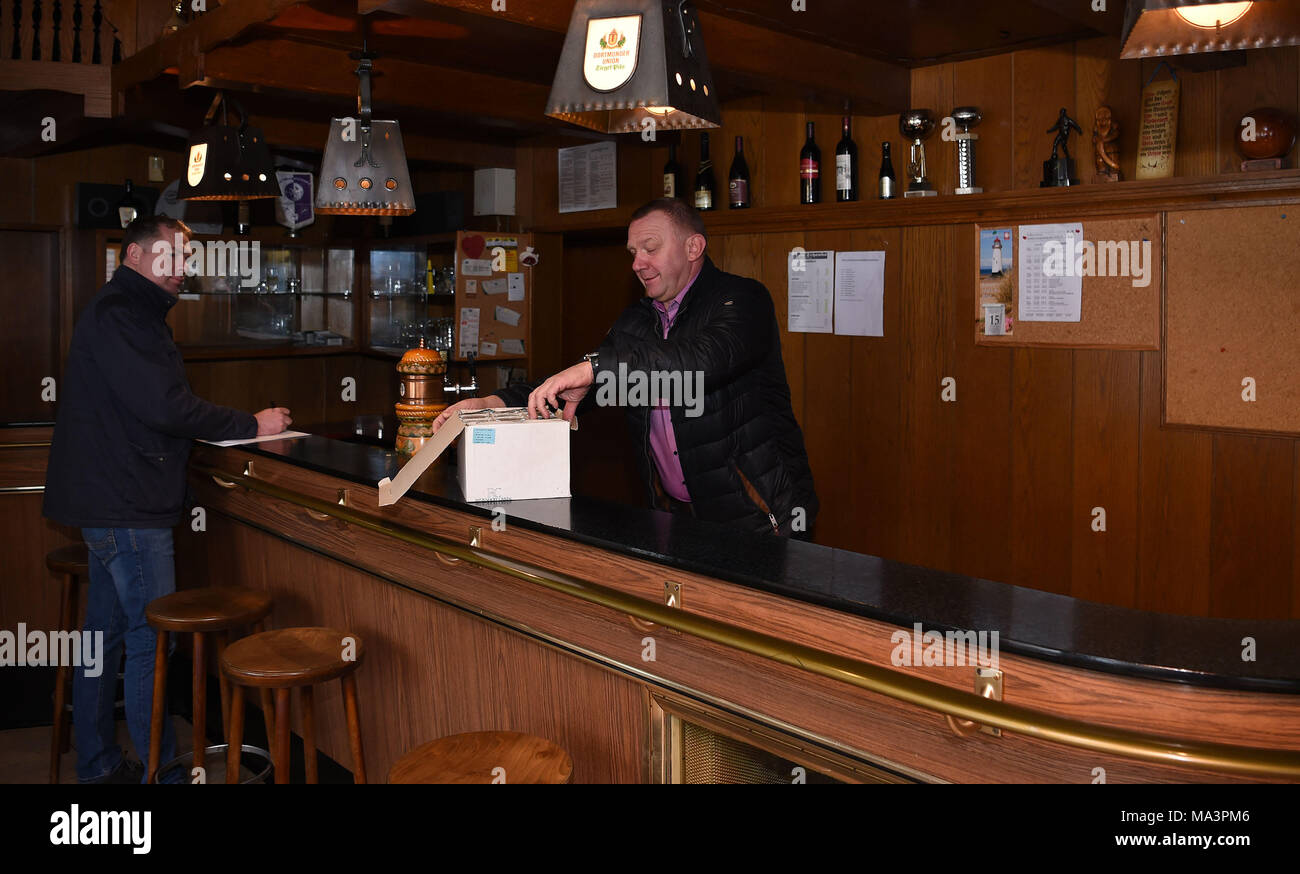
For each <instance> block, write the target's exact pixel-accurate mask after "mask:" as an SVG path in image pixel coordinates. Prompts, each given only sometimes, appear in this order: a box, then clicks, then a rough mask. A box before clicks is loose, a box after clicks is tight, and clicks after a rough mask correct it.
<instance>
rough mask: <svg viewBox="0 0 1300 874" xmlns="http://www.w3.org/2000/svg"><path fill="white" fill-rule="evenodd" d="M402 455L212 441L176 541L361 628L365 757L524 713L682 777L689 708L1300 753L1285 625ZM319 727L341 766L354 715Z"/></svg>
mask: <svg viewBox="0 0 1300 874" xmlns="http://www.w3.org/2000/svg"><path fill="white" fill-rule="evenodd" d="M398 466H399V461H398V456H396V455H395V454H394V453H393V452H391V451H388V450H385V449H384V448H381V447H377V446H370V445H363V444H359V443H353V442H345V441H342V440H338V439H330V438H327V437H324V436H310V437H307V438H301V439H297V440H285V441H272V442H265V443H259V444H253V445H247V446H241V447H232V448H219V447H214V446H207V445H199V446H197V447H196V449H195V452H194V455H193V458H192V461H191V487H192V491H193V494H194V496H195V497H196V499H197V502H198V506H200V507H202V508H204V513H203V514H200V515H201V516H202V518H203V524H202V526H199V525H198V524H197V523H196V524H192V525H190V526H182V528H181V529H180V532H179V533H178V538H177V553H178V579H180V580H181V581H182V582H181V583H180V584H181V585H185V586H188V585H202V584H207V583H211V584H217V585H220V584H222V583H240V584H243V585H251V586H255V587H260V588H264V589H267V590H268V591H270V592H271V593H272V594H273V595H274V597H275V601H276V609H275V613H274V614H273V625H274V626H275V627H284V626H286V625H330V626H335V627H344V628H347V629H348V630H350V631H352V632H355V633H357V634H359V635H361V636H362V637H363V638H364V639H365V643H366V650H367V655H366V660H367V664H365V665H363V666H362V668H361V670H360V672H359V674H358V683H359V687H360V694H361V699H362V720H363V722H362V725H363V735H364V736H365V739H366V755H367V760H368V762H369V763H370V769H371V771H372V773H375V774H384V773H386V771H387V768H388V766H389V765H390V764H391V763H392V761H394V760H395V759H396V758H397V757H399V756H400V755H402V753H403V752H405V751H406V750H407V749H410V748H412V747H414V746H417V745H418V744H420V743H423V742H424V741H426V740H429V739H431V738H433V737H437V736H441V735H445V734H451V733H455V732H459V731H470V730H479V729H512V730H518V731H526V732H531V733H535V734H540V735H542V736H544V737H549V738H550V739H552V740H554V741H556V742H557V743H559V744H561V745H562V746H564V747H565V748H566V749H568V751H569V752H570V754H571V755H572V756H573V760H574V768H575V770H574V780H575V781H576V782H587V781H616V782H661V781H672V780H674V779H680V778H681V770H680V769H681V767H682V766H681V761H680V760H681V751H680V748H681V745H682V743H683V741H682V736H681V732H680V729H679V728H676V727H675V726H677V725H678V724H679V723H680V722H682V721H685V722H689V723H691V724H692V725H695V726H704V727H706V728H707V729H709V730H710V731H711V732H713V733H714V734H715V735H721V736H725V737H727V738H731V739H734V740H741V741H743V742H744V743H746V744H749V745H751V746H754V747H757V748H759V749H761V750H764V751H766V752H768V753H771V754H773V755H776V756H780V757H782V758H783V759H784V760H785V761H787V762H795V763H797V764H799V765H802V766H806V767H808V768H809V769H811V770H813V771H816V772H818V773H822V774H826V775H829V776H832V777H835V778H837V779H845V780H857V781H889V782H893V781H898V780H922V781H963V782H964V781H990V782H995V781H996V782H1001V781H1035V782H1036V781H1064V782H1095V781H1097V780H1098V775H1099V774H1101V775H1102V777H1101V779H1104V780H1105V781H1107V782H1129V781H1135V782H1138V781H1141V782H1150V781H1204V780H1254V779H1266V780H1267V779H1290V780H1294V779H1296V778H1297V775H1300V719H1298V718H1297V717H1300V696H1297V694H1296V693H1298V692H1300V645H1298V644H1300V623H1296V622H1262V621H1259V622H1256V621H1248V620H1212V619H1199V618H1192V617H1182V616H1171V615H1162V614H1155V613H1146V612H1141V611H1134V610H1128V609H1123V608H1117V607H1109V606H1105V605H1099V604H1094V603H1089V602H1085V601H1079V600H1076V599H1072V598H1068V597H1064V596H1060V595H1055V594H1050V593H1045V592H1040V591H1035V590H1032V589H1027V588H1023V587H1017V586H1011V585H1006V584H1002V583H998V582H994V581H989V580H981V579H972V578H966V577H962V576H959V575H955V574H948V573H941V572H937V571H934V570H929V569H926V568H921V567H916V566H911V565H904V564H900V563H896V562H892V561H886V560H883V559H880V558H876V557H872V556H867V555H860V554H857V553H852V552H848V551H844V550H836V549H830V548H827V547H822V546H818V545H814V544H807V543H801V542H797V541H789V540H784V539H778V538H775V537H770V536H761V535H750V534H746V533H744V532H739V531H733V530H731V529H728V528H726V527H724V526H720V525H716V524H712V523H706V522H702V521H699V520H695V519H691V518H685V517H680V516H672V515H669V514H666V513H662V512H658V511H652V510H648V509H639V508H634V507H627V506H622V505H616V504H611V503H607V502H603V501H597V500H592V499H588V498H583V497H574V498H571V499H562V500H537V501H519V502H509V503H504V504H501V505H499V507H500V510H499V511H497V510H496V507H494V506H493V505H488V504H469V503H466V502H464V501H463V500H461V497H460V490H459V488H458V486H457V483H456V479H455V468H454V467H453V466H451V465H450V464H448V463H445V462H439V463H438V464H436V465H435V466H434V467H433V468H431V469H430V470H429V471H428V472H426V474H425V475H424V476H423V477H421V479H420V480H418V481H417V483H416V485H415V486H414V487H413V488H412V490H411V491H410V492H409V493H408V494H407V495H406V497H404V498H403V499H402V500H401V501H399V502H398V504H396V505H395V506H393V507H387V508H382V509H381V508H379V507H378V504H377V493H376V488H375V484H376V483H377V482H378V480H379V479H381V478H382V477H384V476H391V475H392V474H393V473H395V471H396V470H397V469H398ZM494 511H495V512H494ZM494 523H495V524H494ZM196 527H202V529H203V530H201V531H195V530H193V529H194V528H196ZM475 541H477V545H474V542H475ZM656 620H657V621H656ZM917 623H919V624H920V626H921V627H922V628H923V629H924V630H925V631H931V630H933V631H938V632H945V631H948V630H973V631H980V630H984V631H989V632H991V631H997V632H998V635H999V638H998V646H999V651H1000V658H999V664H998V665H997V668H998V669H999V670H1000V671H1001V676H1000V678H999V679H1000V680H1001V684H1002V685H1001V689H1002V693H1003V697H1002V703H1001V704H999V703H996V702H986V701H984V700H983V699H981V698H978V697H976V696H975V694H973V689H974V683H975V679H976V677H975V675H976V668H975V667H974V664H975V654H974V653H969V654H968V656H967V658H966V660H965V661H962V662H959V663H953V662H952V661H951V659H950V660H949V662H948V664H946V665H943V666H934V665H924V664H919V665H912V664H902V665H899V664H896V663H895V662H896V661H898V659H896V658H891V656H892V655H895V654H896V650H899V651H902V650H900V647H899V644H898V643H897V642H896V640H897V638H894V636H895V635H896V634H897V633H898V632H900V631H903V632H907V633H908V635H909V639H910V635H911V634H912V632H913V629H914V628H915V627H916V624H917ZM665 626H668V627H665ZM891 638H894V639H891ZM1246 638H1249V639H1253V640H1254V642H1255V645H1254V653H1255V654H1256V660H1255V661H1244V660H1243V656H1242V653H1243V646H1244V644H1243V639H1246ZM902 649H906V650H909V651H910V650H911V649H912V648H911V646H910V644H909V645H908V646H907V647H904V648H902ZM917 651H918V652H919V649H918V650H917ZM959 652H960V649H959ZM321 691H322V692H323V693H324V694H325V696H326V701H325V702H323V704H322V705H321V706H320V707H319V708H318V712H321V713H326V714H336V715H337V714H341V708H339V707H337V706H332V703H331V699H330V698H329V695H330V692H329V690H327V689H322V690H321ZM335 694H337V693H335ZM333 703H334V704H336V703H337V702H333ZM967 717H970V718H967ZM318 719H319V717H318ZM981 725H982V726H983V730H981V728H980V726H981ZM999 725H1000V726H1002V727H1003V728H1005V729H1006V730H1004V731H1001V732H1000V734H993V733H991V732H993V731H996V730H997V726H999ZM317 730H318V734H319V735H320V737H319V738H318V743H319V744H320V746H321V749H322V750H323V751H325V752H327V753H329V754H331V755H333V756H334V757H335V758H336V759H338V760H340V761H347V747H346V736H345V733H344V732H343V726H342V721H341V719H338V720H337V722H334V723H331V722H328V721H326V722H324V724H322V725H318V729H317ZM1225 745H1226V746H1225Z"/></svg>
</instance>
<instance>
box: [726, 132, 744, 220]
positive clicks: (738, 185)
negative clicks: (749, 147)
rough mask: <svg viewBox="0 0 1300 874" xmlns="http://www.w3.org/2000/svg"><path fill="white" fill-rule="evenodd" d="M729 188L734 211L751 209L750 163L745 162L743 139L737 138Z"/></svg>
mask: <svg viewBox="0 0 1300 874" xmlns="http://www.w3.org/2000/svg"><path fill="white" fill-rule="evenodd" d="M727 187H728V188H729V189H730V192H729V193H730V204H731V208H732V209H748V208H749V163H748V162H747V161H746V160H745V144H744V138H743V137H736V157H735V159H734V160H733V161H732V162H731V176H730V179H729V182H728V185H727Z"/></svg>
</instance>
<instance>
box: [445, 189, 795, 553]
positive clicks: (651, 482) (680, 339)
mask: <svg viewBox="0 0 1300 874" xmlns="http://www.w3.org/2000/svg"><path fill="white" fill-rule="evenodd" d="M707 245H708V240H707V236H706V234H705V230H704V223H703V221H701V219H700V216H699V213H697V212H696V211H695V210H694V209H692V208H691V207H690V206H688V205H686V204H685V203H683V202H681V201H679V200H673V199H663V200H656V201H652V202H650V203H648V204H646V205H645V206H643V207H641V209H639V210H637V211H636V212H635V213H634V214H633V216H632V221H631V223H630V224H629V225H628V242H627V246H628V251H629V252H630V253H631V255H632V271H633V272H634V273H635V274H636V275H637V277H638V278H639V279H640V280H641V284H642V285H643V286H644V287H645V290H646V296H645V297H644V298H642V299H641V300H639V301H637V302H636V303H635V304H633V305H632V306H630V307H628V308H627V309H626V310H625V311H624V312H623V314H622V315H621V316H619V318H618V320H617V321H616V322H615V323H614V326H613V327H612V328H610V330H609V333H608V334H607V335H606V336H605V340H604V342H603V343H601V345H600V348H599V349H598V350H597V351H596V352H594V353H591V354H589V355H587V356H585V360H584V361H583V362H582V363H580V364H576V365H574V366H573V367H570V368H568V369H566V370H562V371H560V372H559V373H557V374H555V375H554V376H552V377H550V378H549V379H547V380H545V381H544V382H542V383H541V385H540V386H537V387H536V388H533V387H531V386H526V385H519V384H516V385H511V386H509V387H507V388H505V389H503V390H501V391H499V392H498V393H497V394H496V395H492V396H490V397H487V398H481V399H473V400H470V401H463V402H461V403H460V404H457V405H456V406H455V407H454V408H452V409H451V410H448V411H447V412H446V413H444V414H443V416H442V417H440V419H439V422H438V423H437V424H439V425H440V424H441V422H442V421H444V420H445V419H446V417H447V416H448V415H450V414H451V412H453V411H454V410H455V409H462V410H463V409H476V408H482V407H492V406H525V405H526V406H527V407H528V409H529V415H530V416H531V417H534V418H535V417H537V416H550V415H552V413H551V410H552V409H554V410H559V409H560V406H561V402H564V408H563V413H562V414H563V416H564V417H565V418H566V419H571V418H572V417H573V415H574V413H575V412H576V409H577V405H578V403H579V402H582V401H583V400H584V398H587V397H588V393H589V392H590V390H591V388H592V386H593V385H595V386H596V388H597V391H596V393H595V401H596V403H597V404H600V405H606V404H618V405H620V406H624V407H625V408H626V410H627V415H628V424H629V427H630V429H631V433H632V438H633V440H635V441H636V443H637V445H638V446H640V447H641V452H640V453H638V456H639V458H640V461H641V467H642V473H643V476H644V482H645V483H646V494H647V498H648V499H649V501H650V504H651V505H652V506H656V505H658V506H666V507H667V508H668V509H672V510H674V511H677V512H689V513H691V514H692V515H694V516H695V517H697V518H700V519H708V520H713V521H717V522H724V523H727V524H730V525H735V526H737V527H741V528H745V529H748V530H750V531H755V532H764V531H766V532H768V533H773V532H774V533H777V534H781V535H793V536H794V537H797V538H800V539H807V538H808V536H809V531H810V529H811V527H812V522H813V518H814V517H815V515H816V513H817V508H818V502H817V494H816V491H815V490H814V488H813V478H812V470H811V469H810V467H809V465H808V454H807V452H806V451H805V449H804V442H803V432H802V431H801V430H800V429H799V423H798V422H797V421H796V420H795V417H794V411H793V409H792V408H791V405H790V387H789V384H788V382H787V380H786V375H785V365H784V364H783V362H782V360H781V336H780V331H779V329H778V327H777V323H776V312H775V307H774V306H773V304H772V298H771V295H770V294H769V293H768V291H767V289H766V288H764V287H763V285H762V284H761V283H759V282H756V281H755V280H752V279H746V278H744V277H741V276H736V275H733V274H730V273H724V272H723V271H721V270H719V269H718V268H717V267H715V266H714V264H713V261H712V260H711V259H710V258H709V257H708V256H707V255H706V254H705V249H706V247H707ZM638 385H639V386H640V387H641V388H642V389H643V390H644V389H645V388H646V387H647V386H648V387H649V391H648V392H645V391H638V390H637V386H638ZM693 388H694V389H696V390H695V391H692V389H693ZM665 389H667V391H665ZM656 392H657V394H658V396H657V397H656V396H655V395H656ZM665 394H667V395H669V396H668V397H664V396H663V395H665ZM639 395H640V397H643V398H644V400H641V399H640V397H638V396H639ZM673 395H675V396H673ZM590 400H591V399H590V398H588V399H587V402H588V403H590Z"/></svg>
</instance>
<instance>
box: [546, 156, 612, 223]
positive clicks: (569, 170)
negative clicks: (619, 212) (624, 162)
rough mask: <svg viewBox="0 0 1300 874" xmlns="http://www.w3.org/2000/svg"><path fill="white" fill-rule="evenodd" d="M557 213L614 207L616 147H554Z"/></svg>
mask: <svg viewBox="0 0 1300 874" xmlns="http://www.w3.org/2000/svg"><path fill="white" fill-rule="evenodd" d="M557 152H558V153H559V168H560V171H559V186H560V212H585V211H587V210H593V209H613V208H614V207H616V206H618V166H617V160H618V146H617V145H616V144H615V143H612V142H607V143H592V144H591V145H590V146H573V147H572V148H568V149H558V150H557Z"/></svg>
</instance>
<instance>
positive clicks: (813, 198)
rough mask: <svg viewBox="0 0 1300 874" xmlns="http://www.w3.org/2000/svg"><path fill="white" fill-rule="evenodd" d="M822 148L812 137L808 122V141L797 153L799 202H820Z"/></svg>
mask: <svg viewBox="0 0 1300 874" xmlns="http://www.w3.org/2000/svg"><path fill="white" fill-rule="evenodd" d="M821 177H822V150H821V149H819V148H817V143H816V141H815V140H814V138H813V123H812V122H811V121H810V122H808V142H806V143H804V144H803V151H801V152H800V153H799V181H800V186H799V202H800V203H821V202H822V178H821Z"/></svg>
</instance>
